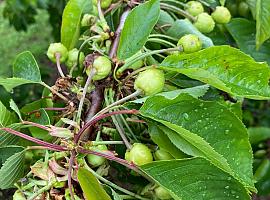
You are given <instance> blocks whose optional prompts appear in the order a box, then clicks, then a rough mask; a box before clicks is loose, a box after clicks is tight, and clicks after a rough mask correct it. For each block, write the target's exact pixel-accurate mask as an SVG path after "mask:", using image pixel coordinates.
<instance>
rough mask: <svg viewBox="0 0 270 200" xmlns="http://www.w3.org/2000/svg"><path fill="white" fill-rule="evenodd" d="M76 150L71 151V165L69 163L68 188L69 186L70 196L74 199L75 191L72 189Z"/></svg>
mask: <svg viewBox="0 0 270 200" xmlns="http://www.w3.org/2000/svg"><path fill="white" fill-rule="evenodd" d="M75 156H76V154H75V151H74V150H73V151H71V155H70V158H69V165H68V188H69V193H70V197H71V199H72V200H74V199H75V198H74V193H73V190H72V182H71V180H72V168H73V164H74V159H75Z"/></svg>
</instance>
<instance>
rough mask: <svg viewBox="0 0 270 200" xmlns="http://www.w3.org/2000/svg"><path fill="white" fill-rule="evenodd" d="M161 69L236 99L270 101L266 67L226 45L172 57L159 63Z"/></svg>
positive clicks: (268, 70) (269, 74) (268, 73)
mask: <svg viewBox="0 0 270 200" xmlns="http://www.w3.org/2000/svg"><path fill="white" fill-rule="evenodd" d="M160 68H161V69H163V70H169V71H175V72H179V73H182V74H184V75H186V76H188V77H190V78H193V79H196V80H199V81H201V82H204V83H207V84H209V85H211V86H213V87H216V88H218V89H220V90H223V91H225V92H227V93H230V94H233V95H236V96H240V97H246V98H250V99H269V98H270V88H269V86H268V81H269V77H270V69H269V67H268V65H267V64H266V63H258V62H255V61H254V60H253V59H252V58H251V57H250V56H248V55H246V54H244V53H243V52H241V51H240V50H238V49H235V48H232V47H229V46H214V47H209V48H207V49H204V50H201V51H199V52H195V53H191V54H179V55H171V56H168V57H167V58H166V59H165V60H164V61H163V62H162V63H161V64H160Z"/></svg>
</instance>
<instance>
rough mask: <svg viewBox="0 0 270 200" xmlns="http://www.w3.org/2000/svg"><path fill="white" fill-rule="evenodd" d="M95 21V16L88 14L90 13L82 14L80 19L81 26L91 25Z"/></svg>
mask: <svg viewBox="0 0 270 200" xmlns="http://www.w3.org/2000/svg"><path fill="white" fill-rule="evenodd" d="M95 22H96V16H94V15H90V14H84V16H83V18H82V21H81V26H82V27H84V26H91V25H93V24H94V23H95Z"/></svg>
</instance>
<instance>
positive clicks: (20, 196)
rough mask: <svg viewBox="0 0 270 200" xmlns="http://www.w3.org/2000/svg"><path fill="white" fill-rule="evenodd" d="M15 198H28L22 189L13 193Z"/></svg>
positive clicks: (15, 199) (22, 199)
mask: <svg viewBox="0 0 270 200" xmlns="http://www.w3.org/2000/svg"><path fill="white" fill-rule="evenodd" d="M13 200H26V198H25V196H24V195H23V193H22V192H21V191H19V190H17V191H16V192H15V193H14V195H13Z"/></svg>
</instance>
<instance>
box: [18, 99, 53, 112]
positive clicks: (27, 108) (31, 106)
mask: <svg viewBox="0 0 270 200" xmlns="http://www.w3.org/2000/svg"><path fill="white" fill-rule="evenodd" d="M48 107H53V103H52V100H51V99H48V98H42V99H39V100H36V101H33V102H31V103H28V104H26V105H24V106H23V107H22V108H21V112H22V113H24V114H28V113H30V112H32V111H35V110H39V109H40V108H48Z"/></svg>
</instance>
